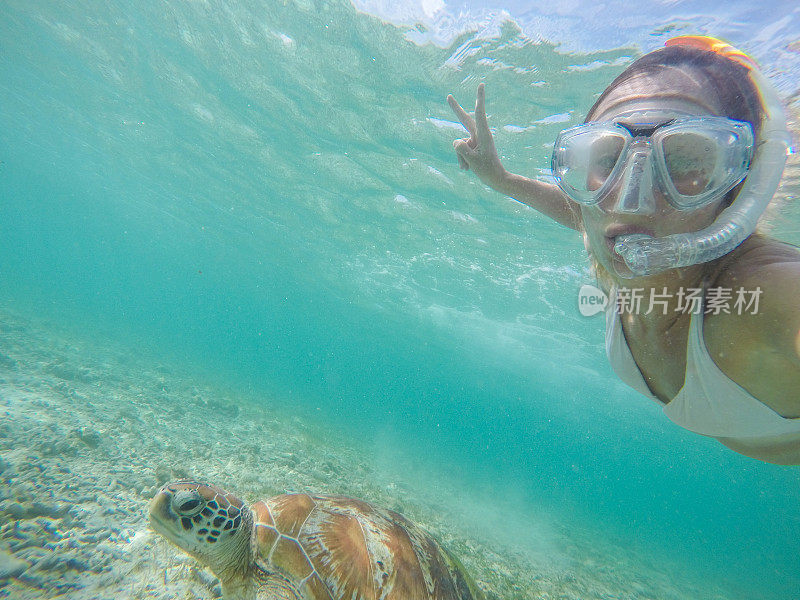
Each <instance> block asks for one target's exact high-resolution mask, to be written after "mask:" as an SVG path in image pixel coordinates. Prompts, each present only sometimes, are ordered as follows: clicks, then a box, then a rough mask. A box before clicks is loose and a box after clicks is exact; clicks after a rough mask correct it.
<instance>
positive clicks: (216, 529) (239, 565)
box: [149, 480, 253, 583]
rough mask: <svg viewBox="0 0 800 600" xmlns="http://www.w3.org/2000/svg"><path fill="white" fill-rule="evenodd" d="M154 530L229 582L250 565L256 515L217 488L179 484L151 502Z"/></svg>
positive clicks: (185, 482)
mask: <svg viewBox="0 0 800 600" xmlns="http://www.w3.org/2000/svg"><path fill="white" fill-rule="evenodd" d="M149 509H150V527H151V528H152V529H153V530H154V531H155V532H156V533H159V534H161V535H163V536H164V537H165V538H167V539H168V540H169V541H170V542H172V543H173V544H175V545H176V546H178V547H179V548H181V549H182V550H184V551H185V552H187V553H188V554H190V555H191V556H193V557H195V558H196V559H197V560H199V561H200V562H202V563H204V564H205V565H207V566H208V567H210V568H211V570H212V571H213V572H214V574H215V575H216V576H217V577H219V578H220V580H222V581H223V583H225V582H226V580H230V579H232V578H235V577H242V576H244V574H245V573H246V572H247V570H248V569H249V567H250V536H251V533H252V529H253V516H252V512H251V510H250V508H248V507H247V506H245V505H244V502H242V501H241V500H240V499H239V498H237V497H236V496H234V495H233V494H230V493H228V492H226V491H225V490H222V489H220V488H218V487H216V486H213V485H208V484H205V483H200V482H197V481H188V480H182V481H176V482H174V483H169V484H167V485H165V486H164V487H162V488H161V489H160V490H159V491H158V493H157V494H156V495H155V497H154V498H153V499H152V500H151V501H150V507H149Z"/></svg>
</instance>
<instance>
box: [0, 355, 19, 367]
mask: <svg viewBox="0 0 800 600" xmlns="http://www.w3.org/2000/svg"><path fill="white" fill-rule="evenodd" d="M0 369H4V370H8V371H15V370H16V369H17V361H16V360H14V359H13V358H11V357H10V356H8V355H6V354H2V353H0Z"/></svg>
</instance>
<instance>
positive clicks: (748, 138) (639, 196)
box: [552, 111, 753, 215]
mask: <svg viewBox="0 0 800 600" xmlns="http://www.w3.org/2000/svg"><path fill="white" fill-rule="evenodd" d="M752 155H753V130H752V127H751V126H750V124H749V123H745V122H742V121H735V120H733V119H727V118H724V117H715V116H692V115H687V114H681V113H674V112H666V111H632V112H627V113H623V114H621V115H618V116H617V117H616V118H615V119H614V120H613V121H607V122H600V123H585V124H583V125H578V126H576V127H572V128H570V129H567V130H565V131H562V132H561V134H560V135H559V136H558V139H557V140H556V143H555V149H554V151H553V162H552V167H553V174H554V175H555V177H556V180H557V181H558V184H559V186H560V187H561V189H562V190H563V191H564V192H565V193H566V194H567V195H568V196H569V197H570V198H572V199H573V200H574V201H575V202H578V203H580V204H583V205H586V206H594V205H598V204H600V203H602V202H603V201H604V200H605V199H606V198H607V197H609V196H610V195H611V193H612V191H615V192H617V200H616V202H615V203H614V204H613V206H609V207H608V208H607V210H611V211H614V212H621V213H634V214H642V215H647V214H653V213H654V212H655V201H654V191H655V190H657V191H658V192H660V194H661V195H663V196H664V197H665V198H666V200H667V201H668V202H669V203H670V204H671V205H672V206H673V207H674V208H675V209H677V210H681V211H686V210H694V209H697V208H700V207H702V206H706V205H708V204H710V203H711V202H714V201H716V200H719V199H720V198H721V197H722V196H723V195H725V194H726V193H727V192H729V191H730V190H731V189H733V188H734V187H735V186H736V185H737V184H738V183H739V182H740V181H742V179H744V177H745V175H746V174H747V169H748V167H749V165H750V159H751V158H752Z"/></svg>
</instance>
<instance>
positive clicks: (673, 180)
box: [448, 36, 800, 464]
mask: <svg viewBox="0 0 800 600" xmlns="http://www.w3.org/2000/svg"><path fill="white" fill-rule="evenodd" d="M448 102H449V103H450V106H451V107H452V108H453V110H454V111H455V112H456V114H457V115H458V117H459V119H460V120H461V122H462V124H463V125H464V127H466V128H467V130H468V132H469V134H470V137H469V138H468V139H462V140H456V141H455V142H454V144H453V145H454V147H455V150H456V154H457V156H458V161H459V164H460V166H461V167H462V168H463V169H470V170H472V171H474V172H475V174H476V175H477V176H478V177H479V178H480V179H481V180H482V181H483V182H484V183H486V184H487V185H489V186H490V187H492V188H493V189H495V190H497V191H499V192H502V193H504V194H506V195H508V196H511V197H512V198H514V199H516V200H518V201H520V202H524V203H525V204H528V205H530V206H531V207H533V208H535V209H537V210H539V211H540V212H542V213H544V214H545V215H547V216H549V217H551V218H552V219H555V220H556V221H557V222H559V223H561V224H562V225H565V226H567V227H570V228H572V229H575V230H578V231H580V232H582V233H583V239H584V244H585V245H586V249H587V250H588V252H589V255H590V257H591V259H592V263H593V265H594V267H595V272H596V275H597V279H598V282H599V284H600V286H601V287H602V288H603V290H604V291H605V292H606V294H608V296H609V298H610V299H611V300H610V302H609V307H608V308H607V310H606V351H607V354H608V357H609V360H610V361H611V365H612V367H613V369H614V371H615V372H616V373H617V374H618V375H619V377H620V378H621V379H622V380H623V381H624V382H625V383H627V384H628V385H629V386H631V387H632V388H634V389H636V390H637V391H639V392H641V393H642V394H644V395H646V396H649V397H651V398H653V399H654V400H656V401H658V402H659V403H660V404H661V405H662V406H663V410H664V412H665V413H666V414H667V416H668V417H669V418H670V419H671V420H673V421H674V422H675V423H677V424H678V425H680V426H682V427H685V428H686V429H689V430H691V431H694V432H696V433H700V434H702V435H707V436H712V437H714V438H716V439H718V440H719V441H720V442H722V443H723V444H725V445H726V446H727V447H729V448H731V449H733V450H735V451H736V452H739V453H741V454H745V455H747V456H750V457H753V458H756V459H759V460H762V461H767V462H772V463H777V464H800V250H798V248H796V247H794V246H791V245H789V244H784V243H781V242H778V241H775V240H772V239H769V238H768V237H765V236H763V235H761V234H759V233H754V231H755V225H756V221H757V220H758V218H759V217H760V216H761V214H762V213H763V211H764V209H765V208H766V205H767V203H768V202H769V201H770V200H771V199H772V196H773V194H774V192H775V190H776V188H777V186H778V184H779V181H780V176H781V173H782V172H783V167H784V164H785V161H786V154H787V149H788V140H789V137H788V134H787V132H786V123H785V118H784V116H783V109H782V107H781V105H780V102H779V101H778V100H777V98H776V97H775V93H774V91H773V90H772V88H771V86H770V85H769V83H768V82H766V80H765V78H764V77H763V76H762V75H761V74H760V72H759V71H758V68H757V67H756V65H755V64H754V63H753V62H752V61H751V60H750V59H749V58H748V57H747V56H746V55H744V54H742V53H741V52H738V51H736V50H735V49H734V48H732V47H731V46H728V45H727V44H725V43H723V42H720V41H719V40H715V39H713V38H707V37H694V36H686V37H680V38H674V39H672V40H670V41H668V42H667V45H666V47H664V48H661V49H659V50H656V51H654V52H651V53H650V54H647V55H645V56H643V57H641V58H639V59H638V60H636V61H635V62H633V63H632V64H631V65H630V66H629V67H628V68H627V69H626V70H625V71H624V72H623V73H622V74H621V75H620V76H619V77H617V78H616V79H615V80H614V81H613V82H612V83H611V85H610V86H609V87H608V88H607V89H606V90H605V91H604V92H603V94H602V95H601V96H600V98H599V99H598V100H597V102H596V103H595V104H594V106H593V107H592V108H591V109H590V110H589V113H588V116H587V117H586V121H585V122H584V123H583V124H582V125H578V126H576V127H572V128H570V129H567V130H565V131H563V132H562V133H561V134H560V135H559V137H558V139H557V140H556V143H555V149H554V152H553V161H552V167H553V175H554V176H555V178H556V181H557V182H558V183H557V185H555V184H551V183H548V182H544V181H538V180H532V179H527V178H525V177H522V176H519V175H515V174H512V173H509V172H507V171H506V170H505V169H504V168H503V166H502V164H501V163H500V159H499V158H498V155H497V151H496V150H495V147H494V141H493V139H492V134H491V132H490V130H489V125H488V123H487V119H486V112H485V95H484V89H483V84H481V85H480V86H479V87H478V98H477V103H476V107H475V113H474V118H473V116H471V115H469V114H467V113H466V112H465V111H464V109H462V108H461V106H459V104H458V103H457V102H456V101H455V100H454V99H453V97H452V96H448ZM631 290H640V291H641V296H642V297H644V299H645V300H647V299H648V298H652V297H658V298H661V299H662V301H665V302H666V304H664V305H663V310H661V308H659V309H657V310H651V311H649V312H648V311H646V310H644V306H645V303H642V305H641V308H640V309H639V310H635V309H634V306H635V305H634V304H633V303H629V304H628V305H627V307H628V308H627V309H626V308H625V306H626V303H625V302H621V301H620V294H621V293H622V294H628V295H629V296H630V291H631ZM690 290H695V291H696V292H697V293H696V297H697V298H698V299H700V300H701V301H702V304H698V305H695V307H694V308H693V309H692V310H686V306H685V304H686V300H687V298H688V295H689V291H690ZM737 290H739V291H740V293H742V294H743V293H744V292H749V293H750V294H751V295H750V299H751V301H752V299H753V298H754V297H757V302H758V305H757V309H753V307H752V304H751V310H749V311H741V310H738V311H734V310H730V309H728V312H726V311H725V310H719V309H714V310H712V309H711V308H712V305H713V303H714V298H713V297H712V296H714V295H715V294H716V296H717V298H720V297H721V295H722V294H725V293H728V294H729V295H730V296H731V298H732V299H733V298H735V297H736V292H737ZM651 294H652V295H654V296H651ZM682 304H683V306H682Z"/></svg>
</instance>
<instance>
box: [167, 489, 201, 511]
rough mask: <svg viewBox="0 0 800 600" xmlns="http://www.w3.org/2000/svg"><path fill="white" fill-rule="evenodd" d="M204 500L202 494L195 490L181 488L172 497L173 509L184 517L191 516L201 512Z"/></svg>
mask: <svg viewBox="0 0 800 600" xmlns="http://www.w3.org/2000/svg"><path fill="white" fill-rule="evenodd" d="M202 508H203V501H202V499H201V498H200V494H198V493H197V492H195V491H193V490H180V491H178V492H176V493H175V495H174V496H173V497H172V510H174V511H175V512H176V513H178V514H179V515H181V516H184V517H191V516H193V515H196V514H197V513H198V512H200V511H201V510H202Z"/></svg>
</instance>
